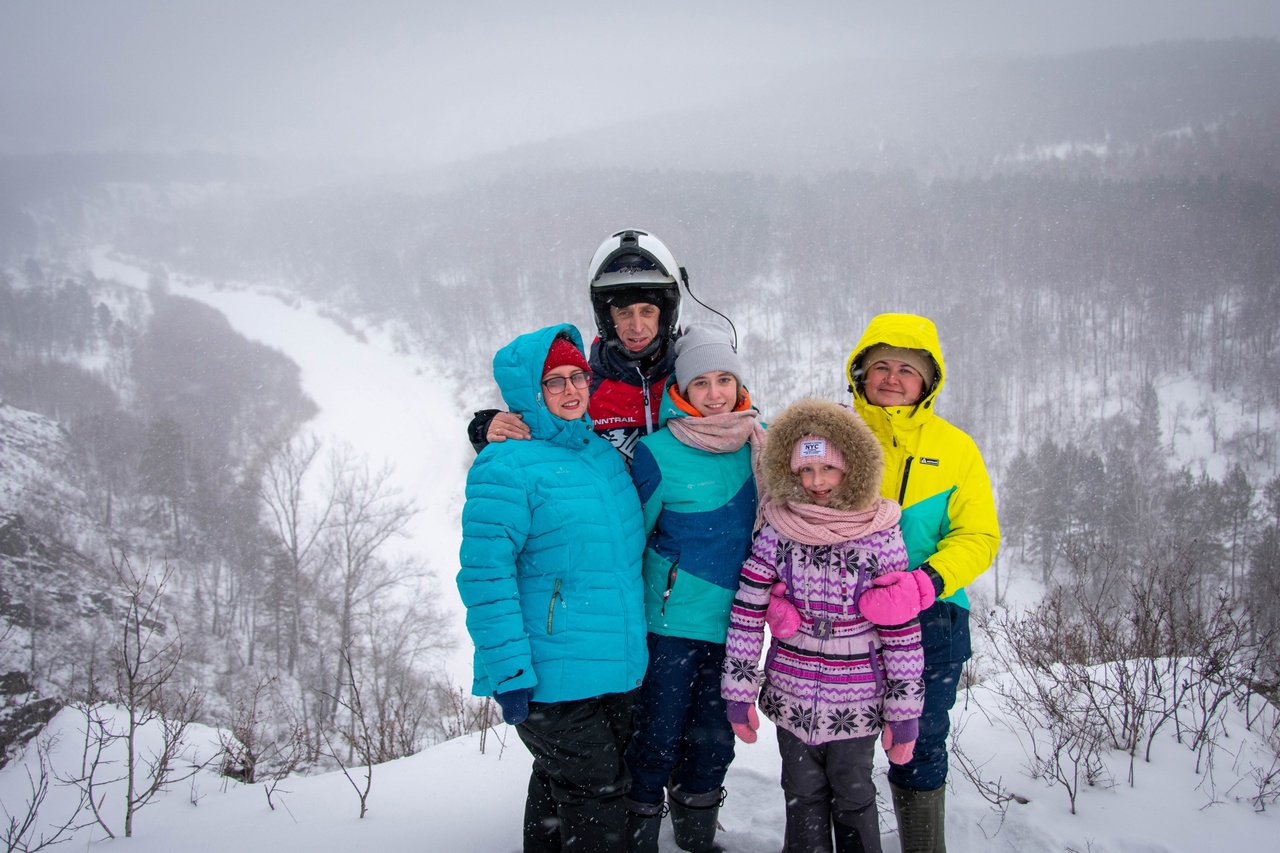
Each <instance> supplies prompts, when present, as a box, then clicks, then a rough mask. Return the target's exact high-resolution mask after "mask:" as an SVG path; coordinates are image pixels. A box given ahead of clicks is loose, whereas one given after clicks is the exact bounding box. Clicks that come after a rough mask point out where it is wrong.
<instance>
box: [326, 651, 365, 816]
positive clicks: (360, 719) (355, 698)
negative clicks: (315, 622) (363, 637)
mask: <svg viewBox="0 0 1280 853" xmlns="http://www.w3.org/2000/svg"><path fill="white" fill-rule="evenodd" d="M341 657H342V665H343V680H344V681H345V684H344V685H343V687H345V688H346V689H345V690H344V691H343V692H342V693H341V694H335V695H334V696H333V697H332V699H333V703H334V705H336V706H341V707H342V708H344V709H346V711H347V714H348V725H347V729H346V731H344V732H343V733H342V739H343V740H344V741H345V742H346V745H347V749H346V752H347V757H346V758H344V757H343V755H342V750H338V749H335V748H334V744H333V741H332V740H330V739H329V735H328V734H327V733H326V734H325V742H326V743H327V744H328V746H329V754H330V755H331V756H332V757H333V760H334V761H336V762H338V767H339V768H341V770H342V775H343V776H345V777H347V781H348V782H350V783H351V787H352V788H353V789H354V790H355V792H356V796H357V797H359V799H360V817H361V818H362V819H363V818H364V816H365V815H366V814H368V812H369V792H370V790H372V788H373V765H374V764H375V763H376V762H375V761H374V752H375V749H376V746H375V742H376V739H375V737H374V734H373V731H372V725H371V723H370V720H369V717H368V711H367V709H366V708H365V705H364V698H363V696H362V691H361V683H360V681H359V680H358V679H357V678H356V672H355V667H354V666H353V665H352V663H351V650H350V649H342V650H341ZM344 697H345V698H344ZM353 757H354V758H358V759H359V760H360V762H361V763H362V764H363V765H364V779H363V780H362V781H357V780H356V778H355V777H354V776H352V775H351V770H350V768H349V765H350V764H351V763H352V758H353Z"/></svg>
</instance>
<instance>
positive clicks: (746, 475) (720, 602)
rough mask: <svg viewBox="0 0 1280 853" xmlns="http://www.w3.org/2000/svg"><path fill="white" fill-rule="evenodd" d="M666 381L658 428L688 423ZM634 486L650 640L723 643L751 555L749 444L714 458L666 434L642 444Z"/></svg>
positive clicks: (752, 517) (633, 475)
mask: <svg viewBox="0 0 1280 853" xmlns="http://www.w3.org/2000/svg"><path fill="white" fill-rule="evenodd" d="M674 382H675V378H674V377H672V378H671V379H670V380H668V383H667V389H666V390H665V391H664V392H663V395H662V409H661V413H660V423H661V425H662V426H665V425H666V424H667V422H668V421H669V420H670V419H672V418H682V417H688V415H687V414H686V413H685V412H684V411H683V410H682V409H681V408H680V407H678V406H677V405H676V404H675V403H674V402H673V401H672V398H671V393H670V388H671V385H672V384H673V383H674ZM631 479H632V480H633V481H634V482H635V484H636V491H637V493H638V494H639V495H640V504H641V506H642V507H643V511H644V531H645V535H646V536H647V537H648V540H647V544H646V546H645V550H644V604H645V617H646V619H647V621H648V626H649V630H650V631H652V632H653V633H655V634H664V635H667V636H672V637H685V638H689V639H694V640H706V641H709V642H713V643H723V642H724V638H725V634H726V632H727V631H728V629H729V610H730V609H731V608H732V607H733V596H734V594H735V593H736V592H737V591H738V576H739V575H740V574H741V572H742V563H743V561H744V560H746V558H747V555H748V554H750V553H751V529H752V526H753V524H754V522H755V517H756V482H755V477H754V476H753V475H752V473H751V445H750V444H749V443H747V444H743V445H742V447H741V448H740V449H738V450H736V451H733V452H732V453H712V452H710V451H706V450H699V449H697V448H693V447H688V446H686V445H684V444H681V443H680V442H679V441H678V440H677V439H676V437H675V436H674V435H672V434H671V430H669V429H659V430H658V431H657V432H655V433H653V434H652V435H648V436H645V437H644V438H641V439H640V442H639V444H638V445H637V447H636V452H635V456H634V458H633V459H632V461H631Z"/></svg>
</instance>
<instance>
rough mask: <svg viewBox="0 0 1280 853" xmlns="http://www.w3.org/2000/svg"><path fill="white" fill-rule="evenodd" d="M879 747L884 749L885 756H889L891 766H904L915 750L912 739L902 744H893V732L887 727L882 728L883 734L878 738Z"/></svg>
mask: <svg viewBox="0 0 1280 853" xmlns="http://www.w3.org/2000/svg"><path fill="white" fill-rule="evenodd" d="M880 745H881V746H883V747H884V751H885V754H886V755H888V756H889V762H890V763H891V764H906V763H907V762H908V761H910V760H911V754H912V753H913V752H915V748H916V742H915V739H914V738H912V739H911V740H909V741H906V742H904V743H894V742H893V730H892V729H891V728H889V726H885V727H884V734H882V735H881V736H880Z"/></svg>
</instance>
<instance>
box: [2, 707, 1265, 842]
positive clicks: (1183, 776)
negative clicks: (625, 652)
mask: <svg viewBox="0 0 1280 853" xmlns="http://www.w3.org/2000/svg"><path fill="white" fill-rule="evenodd" d="M968 699H969V701H968V707H967V708H965V707H964V706H963V700H962V705H961V706H960V707H958V708H957V711H956V717H955V719H956V720H957V721H958V723H959V724H961V725H962V726H963V733H962V736H961V740H962V744H963V748H964V749H965V751H966V753H967V754H968V755H969V756H970V757H971V758H972V759H973V760H974V761H975V763H978V764H982V765H985V766H984V768H983V775H984V777H986V778H988V779H992V780H994V779H1000V780H1002V781H1003V784H1004V786H1005V787H1006V788H1007V789H1010V790H1012V791H1014V792H1016V793H1018V794H1020V795H1022V796H1023V797H1025V798H1027V799H1028V800H1029V802H1028V803H1027V804H1026V805H1011V806H1010V807H1009V810H1008V812H1007V814H1006V815H1005V816H1004V817H1003V818H1002V817H1001V815H1000V814H999V813H998V812H996V811H995V810H994V809H992V808H991V807H990V806H989V805H988V804H987V803H986V802H985V801H984V800H982V799H981V798H980V797H979V796H978V794H977V791H976V788H975V787H974V786H973V785H972V784H971V783H970V782H969V781H967V780H966V779H965V778H963V777H962V776H960V775H959V774H953V776H952V780H951V783H950V789H951V790H950V793H949V799H948V818H947V825H948V839H947V840H948V848H949V849H950V850H951V851H953V853H966V851H1021V853H1038V851H1092V853H1121V851H1147V853H1163V851H1200V850H1255V851H1262V850H1274V849H1275V838H1276V833H1277V832H1278V831H1280V822H1278V821H1277V818H1276V814H1275V810H1274V809H1273V810H1272V811H1269V812H1266V813H1263V814H1257V813H1255V812H1254V811H1253V809H1252V807H1251V806H1250V805H1249V803H1248V802H1247V797H1248V795H1249V794H1250V790H1249V785H1248V783H1247V781H1241V782H1238V783H1235V785H1234V788H1233V789H1232V790H1227V788H1228V786H1229V785H1230V784H1231V782H1229V780H1230V779H1235V778H1236V774H1238V773H1239V772H1241V771H1242V770H1243V769H1245V768H1246V767H1247V762H1248V760H1249V757H1250V755H1251V754H1252V753H1251V750H1252V748H1253V746H1254V745H1255V739H1254V738H1253V737H1252V736H1251V735H1248V734H1246V733H1245V732H1243V727H1242V720H1241V717H1240V716H1239V715H1238V714H1232V715H1231V716H1230V718H1229V735H1230V737H1229V738H1227V739H1226V740H1225V744H1226V745H1225V746H1224V747H1223V751H1222V753H1221V754H1220V755H1219V767H1218V770H1217V778H1216V780H1215V782H1216V784H1217V786H1218V792H1217V798H1216V802H1214V801H1212V800H1213V799H1214V798H1213V797H1212V796H1211V794H1210V791H1209V785H1208V782H1207V777H1206V776H1204V775H1202V776H1200V777H1197V776H1196V775H1195V774H1194V773H1193V767H1194V755H1193V754H1192V753H1191V752H1190V750H1188V749H1187V748H1185V747H1183V746H1180V745H1178V744H1176V743H1174V742H1173V740H1172V738H1171V737H1161V739H1160V741H1159V743H1158V744H1157V747H1156V750H1155V754H1154V755H1153V760H1152V763H1151V764H1142V763H1140V764H1139V765H1138V767H1137V770H1136V774H1135V785H1134V787H1132V788H1130V787H1129V786H1128V785H1127V783H1126V782H1125V781H1124V780H1125V778H1126V772H1127V771H1126V762H1125V756H1122V755H1114V756H1112V757H1111V759H1110V760H1109V766H1110V769H1111V775H1112V776H1113V778H1114V779H1115V780H1116V781H1115V783H1114V784H1113V785H1112V786H1110V787H1097V788H1091V789H1086V790H1085V791H1084V792H1083V793H1082V794H1081V796H1080V798H1079V802H1078V813H1077V814H1075V815H1072V814H1071V813H1070V810H1069V807H1068V802H1067V797H1066V795H1065V794H1064V793H1063V792H1062V790H1061V789H1060V788H1057V789H1050V788H1048V787H1046V785H1045V783H1044V782H1042V781H1039V780H1033V779H1030V778H1027V777H1026V776H1025V775H1023V774H1022V773H1021V766H1022V764H1023V762H1024V761H1025V755H1024V753H1023V750H1022V743H1021V741H1020V740H1019V738H1018V737H1016V736H1015V735H1014V734H1013V733H1012V732H1011V731H1010V730H1009V729H1008V728H1007V727H1006V726H1005V724H1004V722H1003V715H1002V714H1001V713H1000V712H999V707H998V703H997V701H996V700H995V698H994V697H993V696H992V695H991V693H990V692H989V691H987V690H986V689H985V688H976V689H974V690H972V691H970V696H969V697H968ZM77 720H78V718H77V715H76V714H75V712H73V711H64V712H63V713H62V714H61V715H60V716H59V717H58V718H56V719H55V721H54V723H53V725H52V726H51V727H50V728H51V729H53V730H60V731H61V732H62V737H61V745H62V750H63V755H65V756H67V757H68V758H70V759H71V760H78V759H76V758H75V756H76V755H78V750H77V749H75V747H76V746H77V745H78V743H79V741H80V739H81V736H80V735H79V734H78V733H77V727H78V725H79V723H78V721H77ZM196 740H197V741H199V740H203V742H204V744H205V746H204V747H203V751H202V753H201V755H202V757H205V758H207V757H208V756H209V755H210V754H212V751H213V749H214V747H213V746H211V745H210V744H211V743H212V741H213V740H214V736H213V735H212V733H211V732H209V731H208V730H203V731H202V732H201V734H200V735H198V737H197V738H196ZM504 744H505V746H504ZM30 757H31V756H30V755H28V756H26V757H25V759H24V760H30ZM64 767H65V765H64ZM886 767H887V765H886V764H885V762H884V757H883V755H881V756H879V757H878V760H877V767H876V778H877V784H878V785H879V787H880V794H881V802H882V809H881V826H882V830H883V838H884V845H885V850H886V851H887V853H894V851H897V850H898V849H899V847H898V844H897V838H896V832H895V831H894V829H893V827H892V825H891V824H892V817H891V815H890V813H889V811H888V809H887V808H885V803H887V802H888V800H887V795H888V791H887V788H886V782H885V778H884V771H885V769H886ZM779 768H780V764H779V759H778V754H777V748H776V741H775V739H774V729H773V727H772V726H771V725H770V724H769V723H768V722H767V721H763V723H762V731H761V738H760V740H759V742H757V743H756V744H754V745H751V746H744V745H742V744H739V745H738V757H737V759H736V760H735V761H734V764H733V766H732V767H731V768H730V771H729V778H728V780H727V781H726V787H727V788H728V791H729V797H728V799H727V800H726V801H725V804H724V808H723V810H722V812H721V824H722V826H723V828H724V831H723V832H722V833H721V834H720V840H721V842H722V844H723V845H724V847H725V849H726V850H727V851H732V852H733V853H774V851H777V850H779V849H781V845H782V825H783V800H782V794H781V790H780V788H779V787H778V775H779ZM528 770H529V757H528V753H527V752H525V750H524V747H523V746H522V745H521V744H520V742H519V739H518V738H517V737H516V736H515V732H514V730H512V729H510V728H508V727H506V726H499V727H498V728H497V729H495V730H492V731H491V732H489V734H488V738H487V743H486V749H485V751H484V752H483V753H482V752H481V751H480V739H479V736H476V735H473V736H470V737H464V738H459V739H457V740H453V741H449V742H448V743H444V744H441V745H439V746H436V747H433V748H431V749H428V750H425V751H423V752H421V753H419V754H417V755H414V756H412V757H409V758H404V759H401V760H399V761H393V762H389V763H387V764H382V765H378V766H377V767H375V768H374V772H373V782H372V788H371V793H370V796H369V800H368V802H369V812H368V814H367V815H366V816H365V817H364V818H363V819H361V818H359V817H358V815H359V808H360V805H359V800H358V798H357V796H356V793H355V790H354V789H353V788H352V786H351V784H350V783H349V782H348V781H347V779H346V778H345V777H344V776H343V775H342V774H341V773H328V774H324V775H320V776H314V777H309V778H293V779H289V780H287V781H286V782H284V783H282V784H281V786H280V788H279V789H278V790H277V791H276V793H275V800H276V805H277V807H276V809H275V810H274V811H273V810H272V809H271V808H270V807H269V805H268V802H267V797H266V793H265V791H264V788H263V786H262V785H242V784H240V783H237V782H230V781H228V780H226V779H224V778H221V777H219V776H217V775H216V774H214V773H213V772H211V771H205V772H203V773H201V774H200V775H199V776H197V777H196V778H195V779H193V780H192V781H190V782H184V783H181V784H179V785H177V786H174V788H173V789H172V790H171V791H170V792H169V793H168V794H167V795H165V796H164V797H163V798H162V799H161V800H160V801H159V802H157V803H155V804H154V805H151V806H148V807H146V808H144V809H143V810H142V811H140V812H138V814H137V816H136V818H135V829H134V837H133V839H132V841H130V842H128V849H129V850H131V851H135V853H174V851H187V853H203V851H209V853H214V851H229V850H234V851H236V853H304V852H305V851H319V850H348V849H366V850H377V851H379V853H397V851H403V853H414V852H416V851H422V850H432V851H436V850H438V851H498V853H504V852H505V851H516V850H519V849H520V818H521V813H522V811H523V802H524V790H525V783H526V781H527V779H528ZM356 778H357V780H358V781H360V780H361V777H360V775H359V773H358V772H357V773H356ZM26 784H27V783H26V777H25V774H24V773H23V765H22V762H14V763H13V764H11V765H10V766H9V767H8V768H6V769H5V770H4V771H0V802H3V804H4V807H5V809H6V810H8V811H9V812H11V813H16V812H18V811H20V810H21V809H22V808H23V804H24V803H25V802H26V801H27V798H28V793H27V787H26ZM1197 786H1199V787H1197ZM54 793H55V795H62V796H65V794H66V793H67V792H66V791H60V790H55V792H54ZM122 796H123V792H122V790H121V788H120V785H118V784H117V785H114V786H111V787H109V788H108V789H107V792H106V797H107V799H106V801H105V802H106V810H105V813H106V815H107V816H108V822H109V825H111V826H112V828H113V830H114V831H116V832H117V833H119V831H120V825H121V824H122V822H123V818H122V814H123V806H122V804H121V802H120V799H121V797H122ZM60 807H61V808H63V809H65V808H66V803H65V799H63V800H61V801H59V800H55V799H53V798H51V799H50V801H49V803H48V804H47V806H46V809H45V812H44V813H45V814H47V815H48V817H49V818H50V819H55V818H56V817H57V816H58V814H59V808H60ZM104 838H105V836H104V834H103V832H102V830H101V829H92V830H83V831H82V832H81V833H80V834H79V835H78V836H77V838H76V840H75V842H74V843H73V844H71V845H69V846H68V847H67V848H66V849H96V848H98V847H99V846H101V844H103V843H112V842H109V841H105V842H104V840H103V839H104ZM1267 839H1271V840H1270V841H1268V840H1267ZM660 848H661V849H662V850H663V851H664V853H665V851H675V850H676V849H677V848H676V847H675V843H674V840H673V838H672V836H671V828H670V824H669V823H668V824H667V825H665V826H664V827H663V832H662V837H661V839H660Z"/></svg>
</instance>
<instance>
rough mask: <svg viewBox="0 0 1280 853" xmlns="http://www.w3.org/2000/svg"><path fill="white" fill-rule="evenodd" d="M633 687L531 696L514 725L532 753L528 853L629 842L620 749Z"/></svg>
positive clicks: (598, 850)
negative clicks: (585, 694)
mask: <svg viewBox="0 0 1280 853" xmlns="http://www.w3.org/2000/svg"><path fill="white" fill-rule="evenodd" d="M634 701H635V692H634V691H632V692H629V693H607V694H605V695H603V696H593V697H591V698H589V699H574V700H571V701H568V702H548V703H540V702H530V703H529V718H528V719H527V720H525V721H524V722H523V723H521V724H520V725H518V726H516V732H517V733H518V734H519V735H520V740H522V741H524V745H525V746H526V747H528V748H529V752H531V753H533V772H532V773H531V774H530V776H529V795H528V797H527V798H526V799H525V806H524V853H607V852H608V853H611V851H616V850H624V849H626V840H625V839H626V826H627V816H626V808H625V807H624V806H623V804H622V795H623V794H625V793H626V791H627V785H628V781H629V780H628V777H627V770H626V765H625V764H623V761H622V754H623V752H624V751H625V750H626V747H627V740H628V739H629V737H630V734H631V706H632V704H633V703H634Z"/></svg>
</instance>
